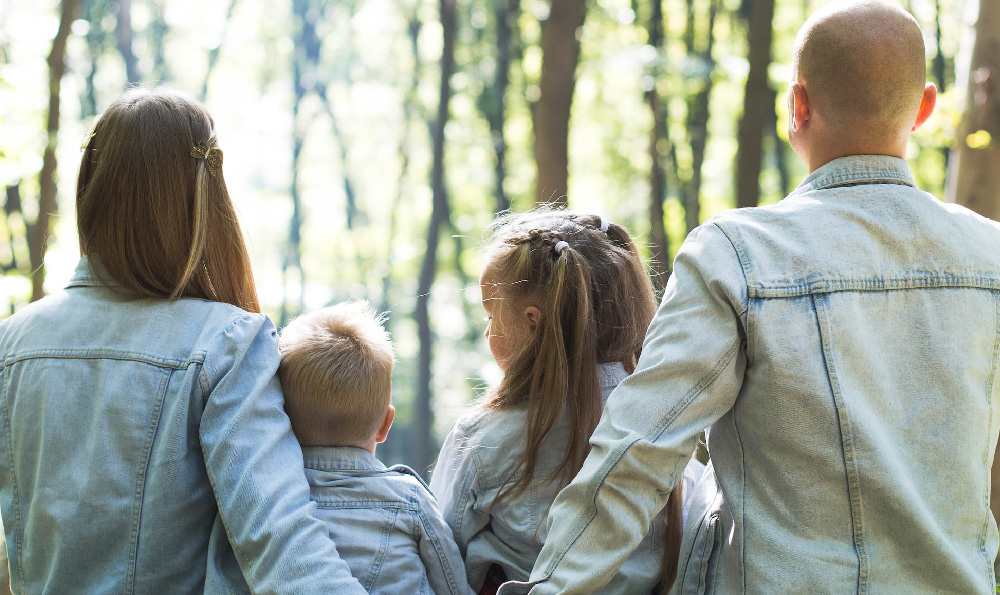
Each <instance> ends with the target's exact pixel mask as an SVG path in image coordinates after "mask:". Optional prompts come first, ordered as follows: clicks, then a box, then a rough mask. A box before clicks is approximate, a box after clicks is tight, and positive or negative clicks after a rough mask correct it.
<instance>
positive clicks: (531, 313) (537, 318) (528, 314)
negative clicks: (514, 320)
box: [524, 306, 542, 330]
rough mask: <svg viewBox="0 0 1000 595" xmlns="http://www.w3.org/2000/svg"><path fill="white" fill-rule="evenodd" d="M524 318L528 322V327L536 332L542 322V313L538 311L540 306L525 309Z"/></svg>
mask: <svg viewBox="0 0 1000 595" xmlns="http://www.w3.org/2000/svg"><path fill="white" fill-rule="evenodd" d="M524 318H525V320H527V321H528V327H529V328H530V329H531V330H535V327H536V326H538V323H539V322H541V321H542V311H541V310H539V309H538V306H528V307H527V308H525V309H524Z"/></svg>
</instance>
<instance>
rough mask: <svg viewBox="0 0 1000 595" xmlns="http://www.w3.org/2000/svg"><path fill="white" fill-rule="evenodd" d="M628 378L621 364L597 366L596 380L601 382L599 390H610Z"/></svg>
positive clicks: (611, 363) (613, 363) (612, 363)
mask: <svg viewBox="0 0 1000 595" xmlns="http://www.w3.org/2000/svg"><path fill="white" fill-rule="evenodd" d="M627 377H628V372H626V371H625V366H624V365H622V363H621V362H609V363H606V364H597V378H598V379H599V380H600V381H601V390H602V391H603V390H607V389H612V388H614V387H616V386H618V384H619V383H621V381H622V380H625V379H626V378H627Z"/></svg>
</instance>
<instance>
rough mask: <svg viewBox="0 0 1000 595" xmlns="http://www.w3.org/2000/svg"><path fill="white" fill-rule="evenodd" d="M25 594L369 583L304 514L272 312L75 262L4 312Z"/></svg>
mask: <svg viewBox="0 0 1000 595" xmlns="http://www.w3.org/2000/svg"><path fill="white" fill-rule="evenodd" d="M0 358H2V368H0V374H2V379H0V380H2V387H3V395H2V401H0V405H2V415H3V418H2V420H0V422H2V423H0V455H2V456H0V511H2V514H3V526H4V530H5V533H6V540H7V547H8V550H9V558H10V569H11V582H12V586H13V590H14V592H15V593H41V592H47V593H88V594H89V593H166V592H177V593H195V592H208V593H231V592H248V591H249V590H250V589H252V591H253V592H254V593H279V592H281V593H290V592H294V593H317V594H319V593H333V592H336V593H358V594H361V593H364V591H363V590H362V589H361V587H360V585H359V584H358V582H357V581H356V580H354V579H353V578H352V577H351V575H350V570H349V569H348V567H347V565H346V564H345V563H344V562H343V561H342V560H340V558H339V557H338V555H337V551H336V548H335V547H334V545H333V542H331V541H330V539H329V538H328V537H327V534H326V530H325V527H324V526H323V524H322V523H321V522H320V521H319V520H317V519H315V518H314V517H313V516H312V515H311V514H310V513H311V512H313V511H314V509H315V505H314V504H312V502H310V500H309V486H308V484H307V483H306V480H305V477H304V474H303V472H302V452H301V450H300V449H299V446H298V443H297V442H296V441H295V437H294V436H293V435H292V432H291V426H290V424H289V421H288V417H287V416H286V415H285V412H284V408H283V403H284V399H283V397H282V394H281V388H280V386H279V384H278V382H277V380H276V379H275V376H274V374H275V371H276V370H277V366H278V349H277V337H276V333H275V330H274V327H273V325H272V324H271V322H270V321H269V320H268V319H267V318H266V317H265V316H262V315H260V314H251V313H247V312H245V311H243V310H240V309H238V308H236V307H233V306H230V305H228V304H222V303H217V302H207V301H203V300H197V299H181V300H177V301H167V300H163V299H137V298H135V297H134V296H131V295H129V294H128V293H127V292H126V290H125V289H123V288H121V287H117V288H111V289H109V288H107V287H105V286H104V285H103V283H102V282H101V281H99V280H98V279H97V277H96V276H95V275H94V274H93V273H92V271H91V267H90V263H89V262H88V259H87V258H83V259H81V261H80V264H79V265H78V267H77V269H76V273H75V274H74V276H73V278H72V280H71V281H70V283H69V285H68V286H67V287H66V289H65V290H64V291H62V292H59V293H56V294H53V295H51V296H49V297H47V298H45V299H43V300H40V301H38V302H36V303H34V304H31V305H30V306H28V307H26V308H25V309H24V310H23V311H21V312H19V313H17V314H15V315H14V316H12V317H10V318H8V319H7V320H4V321H2V322H0Z"/></svg>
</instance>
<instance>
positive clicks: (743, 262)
mask: <svg viewBox="0 0 1000 595" xmlns="http://www.w3.org/2000/svg"><path fill="white" fill-rule="evenodd" d="M715 226H716V227H717V228H718V229H719V231H721V232H722V234H723V235H724V236H726V239H727V240H729V245H730V246H732V247H733V251H734V252H736V258H737V259H738V260H739V261H740V271H741V272H742V273H743V287H744V288H746V292H747V303H746V304H740V306H741V307H742V309H743V311H742V312H740V313H739V316H738V318H739V319H740V322H742V319H743V315H744V314H746V316H747V322H746V326H744V327H743V332H745V333H746V337H747V365H749V364H750V362H751V361H753V352H752V350H751V348H750V327H751V314H752V310H751V303H750V302H751V299H750V298H751V296H750V281H749V279H750V277H749V276H748V275H747V269H750V268H752V267H753V259H751V258H750V254H749V253H748V252H747V250H746V248H745V247H744V246H743V244H742V243H741V242H737V241H736V240H734V239H733V238H734V235H735V234H730V233H729V232H727V231H726V228H725V227H724V226H723V225H720V224H719V223H718V222H717V223H715Z"/></svg>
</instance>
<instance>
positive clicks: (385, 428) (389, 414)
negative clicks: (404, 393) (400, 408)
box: [375, 405, 396, 444]
mask: <svg viewBox="0 0 1000 595" xmlns="http://www.w3.org/2000/svg"><path fill="white" fill-rule="evenodd" d="M395 418H396V408H395V407H393V406H392V405H389V409H387V410H386V412H385V419H383V420H382V425H381V426H379V429H378V434H375V442H377V443H379V444H381V443H383V442H385V439H386V438H387V437H388V436H389V428H391V427H392V420H393V419H395Z"/></svg>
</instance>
